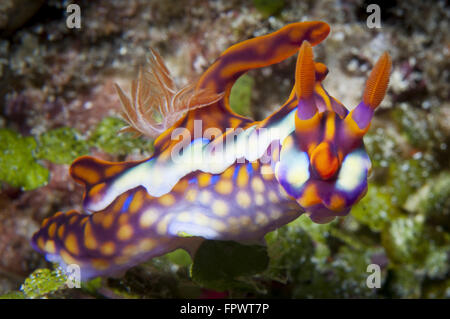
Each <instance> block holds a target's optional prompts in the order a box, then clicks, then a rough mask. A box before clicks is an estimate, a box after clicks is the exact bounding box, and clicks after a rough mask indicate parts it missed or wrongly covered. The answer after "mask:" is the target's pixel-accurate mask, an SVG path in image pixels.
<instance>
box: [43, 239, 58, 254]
mask: <svg viewBox="0 0 450 319" xmlns="http://www.w3.org/2000/svg"><path fill="white" fill-rule="evenodd" d="M44 250H45V251H46V252H47V253H50V254H54V253H55V252H56V247H55V242H54V241H53V240H47V242H46V243H45V246H44Z"/></svg>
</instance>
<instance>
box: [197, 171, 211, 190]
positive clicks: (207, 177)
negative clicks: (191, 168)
mask: <svg viewBox="0 0 450 319" xmlns="http://www.w3.org/2000/svg"><path fill="white" fill-rule="evenodd" d="M210 181H211V174H208V173H200V174H199V175H198V185H199V186H200V187H206V186H208V185H209V183H210Z"/></svg>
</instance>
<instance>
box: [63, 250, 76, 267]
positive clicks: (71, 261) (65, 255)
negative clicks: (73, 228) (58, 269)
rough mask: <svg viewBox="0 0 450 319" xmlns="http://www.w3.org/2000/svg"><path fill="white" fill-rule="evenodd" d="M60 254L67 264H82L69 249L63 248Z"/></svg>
mask: <svg viewBox="0 0 450 319" xmlns="http://www.w3.org/2000/svg"><path fill="white" fill-rule="evenodd" d="M59 254H60V255H61V258H62V259H63V260H64V262H65V263H66V264H67V265H70V264H78V265H79V264H80V262H79V261H78V260H76V259H75V258H73V257H72V256H71V255H70V254H69V253H68V252H67V251H65V250H64V249H61V251H60V252H59Z"/></svg>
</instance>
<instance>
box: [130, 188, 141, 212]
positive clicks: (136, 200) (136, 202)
mask: <svg viewBox="0 0 450 319" xmlns="http://www.w3.org/2000/svg"><path fill="white" fill-rule="evenodd" d="M143 203H144V192H143V191H137V192H136V194H134V197H133V200H132V201H131V204H130V207H129V208H128V211H129V212H130V213H131V214H134V213H136V212H137V211H138V210H139V209H140V208H141V207H142V204H143Z"/></svg>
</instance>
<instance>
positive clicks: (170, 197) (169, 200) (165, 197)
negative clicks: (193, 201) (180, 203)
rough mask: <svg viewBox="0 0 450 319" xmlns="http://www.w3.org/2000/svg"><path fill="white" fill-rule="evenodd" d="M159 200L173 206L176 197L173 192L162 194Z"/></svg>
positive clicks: (165, 204) (162, 203)
mask: <svg viewBox="0 0 450 319" xmlns="http://www.w3.org/2000/svg"><path fill="white" fill-rule="evenodd" d="M158 201H159V203H160V204H161V205H163V206H171V205H173V204H174V203H175V197H174V196H173V195H172V194H166V195H163V196H161V197H160V198H159V200H158Z"/></svg>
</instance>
